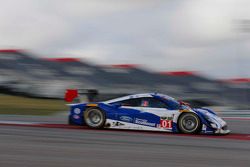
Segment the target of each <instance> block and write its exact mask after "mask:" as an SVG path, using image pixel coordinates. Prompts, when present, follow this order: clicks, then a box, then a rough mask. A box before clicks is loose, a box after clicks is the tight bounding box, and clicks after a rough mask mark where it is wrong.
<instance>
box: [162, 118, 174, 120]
mask: <svg viewBox="0 0 250 167" xmlns="http://www.w3.org/2000/svg"><path fill="white" fill-rule="evenodd" d="M161 120H173V117H161Z"/></svg>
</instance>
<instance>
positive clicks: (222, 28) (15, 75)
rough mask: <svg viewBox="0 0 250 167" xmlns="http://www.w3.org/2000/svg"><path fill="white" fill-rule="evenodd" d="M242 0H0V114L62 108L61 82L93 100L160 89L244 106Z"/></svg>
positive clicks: (246, 33)
mask: <svg viewBox="0 0 250 167" xmlns="http://www.w3.org/2000/svg"><path fill="white" fill-rule="evenodd" d="M249 6H250V1H248V0H218V1H211V0H187V1H183V0H175V1H167V0H126V1H122V0H91V1H88V0H73V1H62V0H52V1H51V0H43V1H39V0H23V1H19V0H9V1H1V6H0V20H1V22H0V113H2V114H28V115H30V114H31V115H33V114H35V115H44V114H52V113H56V112H58V111H65V110H67V108H66V107H65V105H64V103H65V102H64V101H63V98H64V93H65V90H66V89H75V88H81V89H95V90H98V92H99V93H100V96H101V98H100V100H102V99H107V98H112V97H116V96H121V95H126V94H133V93H144V92H160V93H164V94H167V95H170V96H173V97H175V98H177V99H179V100H184V101H188V102H190V103H191V104H192V105H194V106H209V107H214V108H216V110H217V111H220V110H221V111H225V110H248V109H250V55H249V51H250V38H249V37H250V10H249Z"/></svg>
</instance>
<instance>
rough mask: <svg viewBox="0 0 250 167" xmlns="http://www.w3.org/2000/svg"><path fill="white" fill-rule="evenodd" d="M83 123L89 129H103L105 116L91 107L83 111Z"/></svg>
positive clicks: (97, 109)
mask: <svg viewBox="0 0 250 167" xmlns="http://www.w3.org/2000/svg"><path fill="white" fill-rule="evenodd" d="M83 117H84V122H85V123H86V125H87V126H88V127H90V128H95V129H99V128H103V126H104V124H105V121H106V116H105V114H104V112H103V111H102V110H100V109H99V108H97V107H91V108H88V109H87V110H85V111H84V115H83Z"/></svg>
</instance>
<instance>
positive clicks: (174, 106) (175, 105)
mask: <svg viewBox="0 0 250 167" xmlns="http://www.w3.org/2000/svg"><path fill="white" fill-rule="evenodd" d="M159 97H161V99H162V100H163V101H164V102H165V103H166V104H167V106H168V108H169V109H171V110H179V109H180V103H179V102H178V101H177V100H175V99H174V98H172V97H170V96H167V95H163V94H160V95H159Z"/></svg>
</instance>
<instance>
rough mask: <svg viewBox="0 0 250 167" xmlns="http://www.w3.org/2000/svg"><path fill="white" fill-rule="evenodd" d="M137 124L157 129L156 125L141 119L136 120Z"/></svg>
mask: <svg viewBox="0 0 250 167" xmlns="http://www.w3.org/2000/svg"><path fill="white" fill-rule="evenodd" d="M135 123H136V124H140V125H146V126H153V127H155V125H156V124H155V123H151V122H148V120H146V119H139V118H136V119H135Z"/></svg>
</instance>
